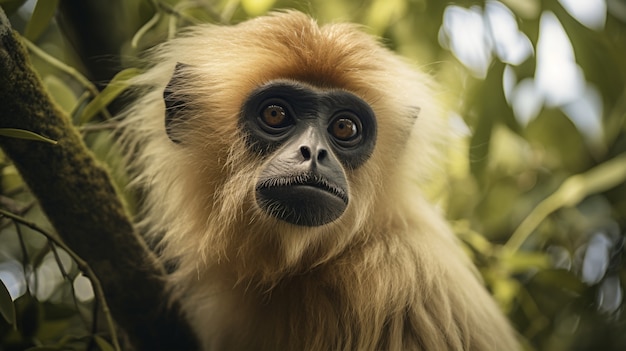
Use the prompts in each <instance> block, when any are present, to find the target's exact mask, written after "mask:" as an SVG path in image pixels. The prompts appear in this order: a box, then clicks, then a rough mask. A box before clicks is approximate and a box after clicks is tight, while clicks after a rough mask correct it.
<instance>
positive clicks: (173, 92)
mask: <svg viewBox="0 0 626 351" xmlns="http://www.w3.org/2000/svg"><path fill="white" fill-rule="evenodd" d="M188 67H189V65H186V64H184V63H180V62H177V63H176V67H175V68H174V73H173V74H172V78H171V79H170V81H169V82H168V83H167V86H166V87H165V90H164V91H163V100H164V101H165V132H166V133H167V136H168V137H169V138H170V140H172V141H173V142H175V143H177V144H178V143H181V142H182V140H181V135H180V130H179V128H178V127H179V126H180V124H182V123H184V122H185V121H186V120H187V118H186V114H185V113H184V110H185V108H187V106H186V104H187V102H188V101H187V98H188V96H186V95H184V94H181V93H180V92H179V88H180V87H182V86H184V84H185V80H186V79H187V75H188V73H187V72H186V69H187V68H188Z"/></svg>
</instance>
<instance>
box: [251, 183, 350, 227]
mask: <svg viewBox="0 0 626 351" xmlns="http://www.w3.org/2000/svg"><path fill="white" fill-rule="evenodd" d="M256 202H257V204H258V205H259V207H260V208H261V209H262V210H263V211H264V212H265V213H266V214H268V215H270V216H272V217H275V218H277V219H280V220H283V221H285V222H288V223H291V224H295V225H301V226H307V227H316V226H321V225H324V224H328V223H330V222H332V221H334V220H336V219H337V218H339V217H340V216H341V215H342V214H343V212H344V211H345V210H346V208H347V207H348V195H347V193H346V191H345V190H343V189H342V188H340V187H339V186H337V185H334V184H333V183H331V182H329V181H328V180H327V179H326V178H324V177H322V176H320V175H316V174H301V175H297V176H283V177H276V178H267V179H262V180H260V181H259V182H258V184H257V186H256Z"/></svg>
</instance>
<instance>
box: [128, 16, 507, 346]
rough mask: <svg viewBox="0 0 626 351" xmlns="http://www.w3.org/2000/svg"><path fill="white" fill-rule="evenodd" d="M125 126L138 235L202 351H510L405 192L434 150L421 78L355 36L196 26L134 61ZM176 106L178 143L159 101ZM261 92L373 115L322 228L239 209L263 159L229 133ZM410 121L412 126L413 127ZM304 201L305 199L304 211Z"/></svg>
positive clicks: (448, 239)
mask: <svg viewBox="0 0 626 351" xmlns="http://www.w3.org/2000/svg"><path fill="white" fill-rule="evenodd" d="M148 59H149V60H150V62H153V64H152V65H151V66H150V67H149V69H148V70H147V72H146V73H145V74H142V75H141V76H139V77H138V78H137V79H136V81H135V83H136V84H137V86H140V87H142V88H140V89H139V90H138V92H139V95H140V97H139V98H138V100H137V101H136V103H135V104H134V105H132V107H131V108H130V110H129V111H128V112H127V113H126V114H125V116H124V117H125V120H124V131H123V139H124V141H125V143H126V145H127V147H128V148H129V149H131V150H132V151H133V160H134V162H133V163H132V168H133V171H134V172H136V174H137V177H136V179H135V184H136V185H137V186H140V187H143V188H144V189H145V191H146V199H145V213H144V215H143V216H142V218H143V220H142V221H141V223H140V225H141V226H142V227H143V228H144V230H145V231H147V232H149V235H152V236H153V238H160V237H161V236H162V240H161V241H160V244H159V245H160V250H161V251H162V257H163V259H164V260H165V261H167V262H170V263H171V262H175V263H176V265H177V269H176V270H175V271H174V273H173V274H172V275H171V285H170V286H171V288H172V291H173V292H174V293H175V296H176V297H177V298H180V299H181V301H182V303H183V307H184V310H185V313H186V314H187V316H188V318H189V319H190V320H191V323H192V325H193V326H194V328H195V330H196V332H197V334H198V336H199V338H200V340H201V341H202V345H203V347H204V349H205V350H430V351H439V350H515V349H517V345H516V341H515V338H514V333H513V332H512V330H511V328H510V327H509V325H508V323H507V320H506V319H505V317H504V316H503V315H502V314H501V312H500V311H499V310H498V307H497V306H496V304H495V303H494V301H493V300H492V299H491V297H490V296H489V294H488V293H487V291H486V290H485V289H484V288H483V286H481V283H480V281H479V279H478V278H477V277H476V274H475V273H474V270H473V268H472V266H471V264H470V263H469V261H468V259H467V258H466V257H464V256H463V253H462V251H461V250H460V249H459V248H458V245H457V243H456V242H455V240H454V237H453V235H452V233H451V232H450V230H449V228H448V227H447V225H446V223H445V221H444V220H443V219H442V218H441V216H440V215H439V214H438V213H436V211H434V210H433V209H432V207H431V206H430V205H429V204H427V203H426V201H425V200H424V199H423V197H422V196H421V195H420V189H419V186H420V184H422V183H423V181H424V179H425V176H426V175H427V171H428V170H432V168H433V166H434V164H436V162H434V161H436V158H437V157H438V156H437V154H438V153H437V150H438V149H440V146H441V144H442V143H444V142H445V135H444V134H443V132H442V131H443V130H444V129H445V128H444V126H443V125H442V122H441V120H440V119H438V116H439V115H440V113H439V111H438V110H437V106H436V102H435V101H436V100H437V98H436V93H435V92H434V91H433V89H432V87H431V78H430V77H429V76H427V75H425V74H423V73H421V72H419V71H417V70H415V69H414V68H413V67H411V66H410V65H409V64H407V63H406V62H404V61H403V60H402V59H400V58H398V57H397V56H396V55H394V54H393V53H391V52H390V51H389V50H387V49H385V48H383V47H382V46H381V45H380V44H379V43H378V42H377V41H376V40H375V39H373V38H371V37H370V36H368V35H366V34H364V33H363V32H361V31H360V30H359V29H358V28H356V27H355V26H354V25H349V24H331V25H325V26H318V25H317V24H316V22H315V21H313V20H312V19H310V18H309V17H307V16H306V15H304V14H301V13H298V12H281V13H274V14H272V15H270V16H266V17H260V18H257V19H253V20H250V21H247V22H244V23H241V24H238V25H235V26H229V27H220V26H197V27H194V28H192V29H189V30H187V31H185V32H184V33H182V34H181V36H180V37H178V38H176V39H174V40H171V41H169V42H166V43H164V44H162V45H161V46H159V47H157V48H156V49H154V50H153V51H152V52H150V53H149V55H148ZM177 62H180V63H184V64H186V65H188V71H187V72H188V73H189V75H188V76H189V78H188V79H185V80H184V81H183V82H182V84H180V85H179V86H177V87H176V92H177V94H182V95H184V96H186V97H188V98H189V100H190V101H191V102H190V103H189V104H188V106H186V108H187V111H188V112H187V114H188V115H187V116H186V117H187V118H189V119H190V123H191V125H192V126H193V128H190V129H189V130H186V131H185V133H184V134H183V138H184V140H183V142H182V143H180V144H176V143H173V142H172V141H170V140H169V139H168V137H167V135H166V133H165V129H164V118H165V117H164V109H165V105H164V102H163V90H164V87H165V86H166V84H167V83H168V81H169V80H170V78H171V76H172V72H173V70H174V66H175V65H176V63H177ZM273 79H293V80H298V81H302V82H305V83H307V84H311V85H314V86H317V87H320V88H339V89H345V90H348V91H350V92H352V93H354V94H356V95H358V96H360V97H361V98H363V99H364V100H365V101H366V102H368V103H369V104H370V105H371V107H372V109H373V111H374V112H375V114H376V118H377V123H378V137H377V142H376V148H375V151H374V153H373V154H372V156H371V158H370V159H369V160H368V161H367V162H366V163H365V164H364V165H363V166H361V167H359V168H357V169H356V170H354V171H349V172H348V181H349V185H350V189H349V193H350V202H349V205H348V208H347V210H346V212H345V213H344V214H343V215H342V217H340V218H339V219H338V220H337V221H335V222H333V223H330V224H328V225H324V226H320V227H311V228H308V227H298V226H294V225H291V224H288V223H286V222H281V221H278V220H276V219H274V218H271V217H268V216H267V215H266V214H264V213H263V212H262V211H261V210H260V209H259V208H257V206H256V204H255V201H254V187H255V181H256V177H257V174H258V172H259V170H260V168H261V167H260V166H261V165H262V164H263V162H264V159H263V158H262V157H260V156H257V155H255V154H253V153H252V152H251V151H249V150H248V149H247V148H246V146H245V143H244V141H243V140H242V135H241V131H240V130H239V129H238V118H239V111H240V108H241V105H242V103H243V101H244V99H245V98H246V96H247V94H248V93H249V92H250V91H251V90H253V89H254V88H256V87H258V86H259V85H261V84H263V83H266V82H268V81H270V80H273ZM416 116H418V117H417V119H416ZM303 201H306V199H303Z"/></svg>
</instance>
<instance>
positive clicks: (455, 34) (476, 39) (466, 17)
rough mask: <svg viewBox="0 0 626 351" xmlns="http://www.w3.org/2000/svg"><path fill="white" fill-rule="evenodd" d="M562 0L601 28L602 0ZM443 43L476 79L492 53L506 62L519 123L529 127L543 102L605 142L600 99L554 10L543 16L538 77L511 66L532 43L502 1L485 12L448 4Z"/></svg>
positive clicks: (506, 85) (505, 80)
mask: <svg viewBox="0 0 626 351" xmlns="http://www.w3.org/2000/svg"><path fill="white" fill-rule="evenodd" d="M559 1H560V2H561V3H562V4H563V6H564V7H565V8H566V9H567V11H568V12H569V13H570V14H571V15H572V16H573V17H575V18H576V19H577V20H578V21H580V22H581V23H582V24H584V25H586V26H588V27H589V28H594V29H601V28H603V26H604V22H605V21H606V12H607V6H606V3H605V1H604V0H559ZM439 41H440V43H441V44H442V46H443V47H445V48H447V49H449V50H450V51H452V53H453V54H454V56H455V57H457V59H458V60H459V61H460V62H461V63H462V64H463V65H465V66H466V67H467V68H468V69H469V70H470V71H471V72H472V73H473V74H474V75H475V76H476V77H478V78H484V77H486V75H487V71H488V69H489V65H490V64H491V61H492V59H493V58H494V57H497V58H498V59H499V60H501V61H502V62H504V63H506V64H507V67H506V68H505V70H504V75H503V77H502V84H503V89H504V94H505V97H506V100H507V102H508V103H509V104H510V105H511V108H512V109H513V112H514V113H515V117H516V118H517V120H518V122H519V123H520V125H522V126H526V125H528V123H530V122H531V121H532V120H533V119H534V118H536V117H537V116H538V115H539V113H540V112H541V110H542V108H543V107H544V106H546V107H549V108H560V109H561V110H562V111H563V112H564V113H565V114H566V115H567V116H568V118H569V119H570V120H571V121H572V123H574V124H575V125H576V127H577V128H578V130H579V131H580V133H581V134H582V135H583V136H584V137H585V139H586V140H587V142H589V143H591V144H596V145H597V143H598V142H601V140H602V135H603V126H602V115H603V105H602V97H601V95H600V92H599V91H598V89H597V88H596V87H595V86H593V85H591V84H589V83H587V81H586V79H585V74H584V71H583V69H582V68H581V67H580V66H579V65H578V63H577V62H576V57H575V53H574V48H573V46H572V43H571V41H570V40H569V37H568V35H567V33H566V31H565V29H564V28H563V26H562V25H561V22H560V21H559V19H558V18H557V17H556V15H555V14H554V13H552V12H550V11H545V12H544V13H542V14H541V18H540V20H539V39H538V42H537V47H536V55H535V57H536V69H535V75H534V77H533V78H525V79H523V80H521V81H518V78H517V76H516V74H515V71H514V70H513V66H517V65H520V64H521V63H523V62H525V61H526V60H528V59H529V58H530V57H531V56H532V55H533V46H532V43H531V41H530V40H529V39H528V37H527V36H526V35H525V34H524V33H523V32H521V31H520V30H519V27H518V24H517V20H516V17H515V15H514V14H513V12H512V11H511V10H510V9H509V8H508V7H506V5H504V4H502V3H501V2H499V1H487V2H486V4H485V8H484V12H483V10H482V9H481V8H480V7H478V6H472V7H470V8H469V9H468V8H464V7H460V6H456V5H450V6H448V7H447V8H446V10H445V11H444V16H443V24H442V27H441V30H440V32H439Z"/></svg>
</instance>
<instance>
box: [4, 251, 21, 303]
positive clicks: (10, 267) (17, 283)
mask: <svg viewBox="0 0 626 351" xmlns="http://www.w3.org/2000/svg"><path fill="white" fill-rule="evenodd" d="M0 280H2V282H3V283H4V285H5V286H6V287H7V290H9V295H11V299H13V301H15V300H16V299H17V298H18V297H20V296H22V295H24V293H25V292H26V278H24V270H23V268H22V264H21V263H19V262H18V261H15V260H10V261H5V262H2V263H0Z"/></svg>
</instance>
